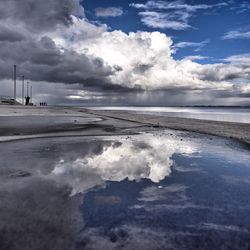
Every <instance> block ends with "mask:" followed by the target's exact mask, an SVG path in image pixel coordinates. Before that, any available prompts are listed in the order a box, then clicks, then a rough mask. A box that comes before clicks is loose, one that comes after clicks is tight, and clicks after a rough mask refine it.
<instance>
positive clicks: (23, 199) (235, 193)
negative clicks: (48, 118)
mask: <svg viewBox="0 0 250 250" xmlns="http://www.w3.org/2000/svg"><path fill="white" fill-rule="evenodd" d="M0 149H1V150H0V181H1V184H0V196H1V201H2V202H1V203H0V211H1V212H0V221H1V222H0V233H3V232H4V233H5V237H4V238H1V237H0V244H1V245H2V246H5V248H6V249H7V247H12V248H11V249H18V244H17V245H16V248H15V246H14V247H13V244H14V243H13V242H14V241H13V240H11V239H12V238H13V237H15V240H16V242H19V241H20V240H21V241H22V242H23V244H24V246H25V244H28V243H27V242H26V241H28V242H29V244H31V245H32V244H37V242H36V241H39V242H40V241H41V239H43V240H44V242H43V243H42V244H40V246H41V248H36V249H44V248H42V247H45V246H46V247H49V249H66V248H65V246H67V249H103V248H105V247H106V248H107V249H181V250H183V249H209V250H210V249H249V247H250V240H249V239H250V217H249V214H250V200H249V197H250V165H249V162H250V156H249V151H248V150H247V149H244V148H243V147H242V146H241V145H238V144H236V143H234V142H232V141H229V140H224V139H218V138H216V137H211V136H202V135H197V134H192V133H184V132H173V131H170V130H165V131H151V132H148V133H143V134H139V135H133V136H113V137H85V138H52V139H51V138H49V139H48V138H43V139H33V140H24V141H15V142H6V143H1V144H0ZM48 225H49V226H48ZM30 228H32V230H27V229H30ZM38 228H39V229H38ZM48 228H49V229H48ZM36 230H37V231H36ZM34 231H35V232H37V234H34ZM51 232H53V233H51ZM13 235H14V236H13ZM38 236H39V237H38ZM19 237H20V239H19ZM24 239H26V240H24ZM30 242H32V243H30ZM46 244H47V245H46ZM48 245H49V246H48ZM62 246H63V247H64V248H62ZM3 249H4V248H3ZM24 249H25V248H24Z"/></svg>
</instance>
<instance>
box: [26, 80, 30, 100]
mask: <svg viewBox="0 0 250 250" xmlns="http://www.w3.org/2000/svg"><path fill="white" fill-rule="evenodd" d="M29 84H30V83H29V82H27V97H28V96H29Z"/></svg>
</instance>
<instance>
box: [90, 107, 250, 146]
mask: <svg viewBox="0 0 250 250" xmlns="http://www.w3.org/2000/svg"><path fill="white" fill-rule="evenodd" d="M88 112H89V113H91V114H95V115H100V116H103V117H110V118H117V119H122V120H124V121H133V122H137V123H140V124H145V125H149V126H160V127H165V128H170V129H176V130H186V131H192V132H198V133H204V134H210V135H216V136H222V137H226V138H230V139H235V140H238V141H240V142H243V143H245V144H247V145H248V146H249V145H250V124H246V123H233V122H219V121H208V120H198V119H189V118H178V117H166V116H157V115H146V114H138V113H135V112H132V111H104V110H101V111H100V110H98V111H97V110H91V111H88Z"/></svg>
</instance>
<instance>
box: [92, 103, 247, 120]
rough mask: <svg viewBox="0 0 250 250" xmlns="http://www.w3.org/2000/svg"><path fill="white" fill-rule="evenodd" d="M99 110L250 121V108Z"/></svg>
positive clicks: (129, 108) (104, 108)
mask: <svg viewBox="0 0 250 250" xmlns="http://www.w3.org/2000/svg"><path fill="white" fill-rule="evenodd" d="M92 109H97V110H128V111H135V112H137V113H140V114H157V115H166V116H171V117H184V118H193V119H203V120H212V121H227V122H241V123H250V108H241V107H239V108H226V107H225V108H224V107H223V108H206V107H186V108H185V107H98V108H96V107H95V108H92Z"/></svg>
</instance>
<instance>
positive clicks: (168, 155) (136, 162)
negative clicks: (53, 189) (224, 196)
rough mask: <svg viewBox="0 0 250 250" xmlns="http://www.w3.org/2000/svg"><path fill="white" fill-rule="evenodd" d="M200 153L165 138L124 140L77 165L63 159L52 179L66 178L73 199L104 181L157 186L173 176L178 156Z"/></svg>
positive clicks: (79, 160) (146, 136)
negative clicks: (149, 181)
mask: <svg viewBox="0 0 250 250" xmlns="http://www.w3.org/2000/svg"><path fill="white" fill-rule="evenodd" d="M197 151H198V149H197V147H196V146H195V144H194V143H192V142H190V141H187V142H183V141H180V140H178V139H177V138H176V137H173V138H171V137H170V136H169V135H165V134H143V135H140V136H134V137H130V138H128V137H127V138H125V137H121V139H120V140H119V141H113V142H112V143H108V145H104V146H103V150H102V151H101V152H99V153H98V154H91V153H90V154H88V155H87V156H85V157H83V158H82V157H79V158H77V159H76V160H74V161H67V160H65V159H61V160H60V161H59V162H58V163H57V164H56V166H55V168H54V170H53V171H52V176H54V177H60V178H63V179H64V181H66V183H68V184H69V185H70V186H71V187H72V195H74V194H77V193H80V192H85V191H87V190H89V189H91V188H93V187H95V186H100V185H104V184H105V181H118V182H120V181H122V180H124V179H126V178H127V179H128V180H130V181H139V180H141V179H149V180H151V181H152V182H155V183H158V182H160V181H162V180H163V179H165V178H166V177H167V176H169V175H170V174H171V167H172V166H173V163H174V162H173V159H172V156H173V154H175V153H180V154H185V155H191V154H193V153H194V152H197Z"/></svg>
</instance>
